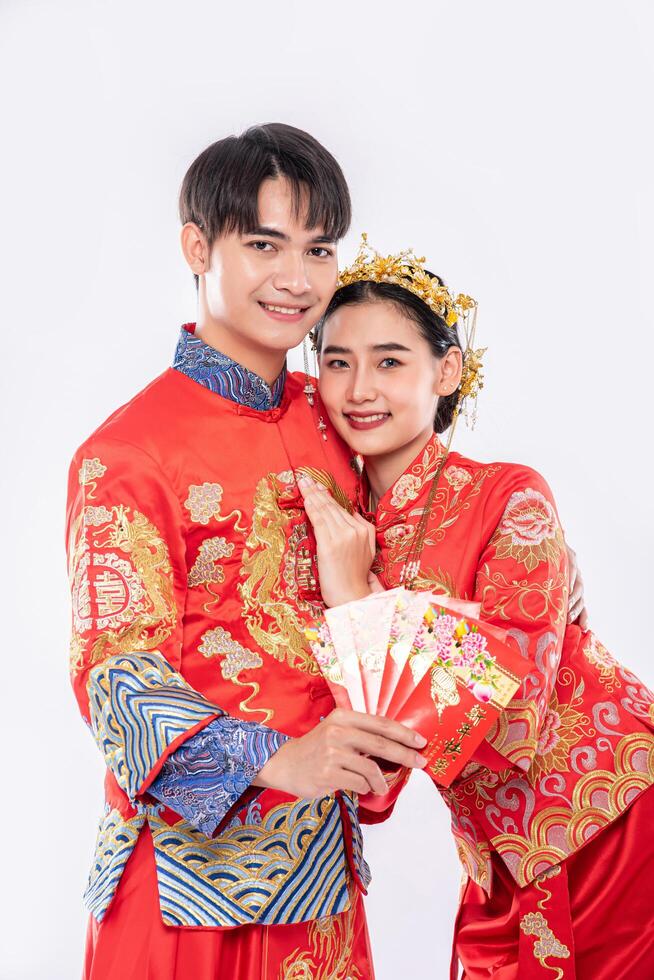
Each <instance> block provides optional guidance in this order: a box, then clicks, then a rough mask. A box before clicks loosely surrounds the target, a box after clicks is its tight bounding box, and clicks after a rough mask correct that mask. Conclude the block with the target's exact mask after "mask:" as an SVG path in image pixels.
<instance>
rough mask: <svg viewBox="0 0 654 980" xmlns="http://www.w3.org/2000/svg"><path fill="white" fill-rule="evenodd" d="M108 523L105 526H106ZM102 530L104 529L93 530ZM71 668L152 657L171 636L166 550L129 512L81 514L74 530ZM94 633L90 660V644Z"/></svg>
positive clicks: (118, 509) (142, 520)
mask: <svg viewBox="0 0 654 980" xmlns="http://www.w3.org/2000/svg"><path fill="white" fill-rule="evenodd" d="M107 518H108V519H107ZM99 528H102V530H101V531H100V530H96V529H99ZM69 554H70V576H71V586H72V594H73V638H72V642H71V668H72V669H73V670H80V669H81V667H82V666H83V660H84V659H88V662H89V663H91V664H94V663H98V662H100V661H101V660H104V659H105V658H106V657H108V656H111V655H113V654H116V653H124V652H127V651H132V650H153V649H155V648H156V647H158V646H159V645H160V644H161V643H162V642H163V641H164V640H165V639H166V638H167V637H168V636H170V634H171V633H172V631H173V629H174V627H175V625H176V621H177V611H176V607H175V599H174V587H173V575H172V568H171V564H170V558H169V556H168V550H167V548H166V543H165V541H164V540H163V538H162V536H161V534H160V533H159V531H158V530H157V528H156V527H155V526H154V524H152V523H150V521H149V520H148V519H147V517H145V516H144V515H143V514H140V513H139V512H138V511H136V510H134V511H133V510H132V509H131V508H129V507H122V506H118V507H112V508H110V509H109V508H100V507H90V508H86V507H85V508H84V510H83V511H82V513H81V514H80V516H79V517H78V518H77V520H76V521H75V522H74V524H73V527H72V529H71V543H70V549H69ZM91 630H97V631H99V632H98V635H97V636H96V637H95V639H94V641H93V644H92V646H91V649H90V651H89V654H88V658H87V657H86V656H85V652H86V647H87V644H88V637H85V636H84V634H85V633H89V632H90V631H91Z"/></svg>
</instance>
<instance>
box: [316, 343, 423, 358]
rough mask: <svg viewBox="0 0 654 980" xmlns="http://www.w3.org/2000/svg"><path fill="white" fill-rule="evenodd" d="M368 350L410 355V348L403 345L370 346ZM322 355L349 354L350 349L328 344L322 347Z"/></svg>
mask: <svg viewBox="0 0 654 980" xmlns="http://www.w3.org/2000/svg"><path fill="white" fill-rule="evenodd" d="M368 350H371V351H374V352H375V353H379V352H382V351H383V352H384V353H388V352H389V351H398V350H399V351H406V353H407V354H410V353H411V348H410V347H405V346H404V344H395V343H390V344H372V345H371V346H370V347H368ZM322 353H323V355H324V354H351V353H352V349H351V348H350V347H336V346H335V345H334V344H330V345H329V347H323V349H322Z"/></svg>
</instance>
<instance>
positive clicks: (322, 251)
mask: <svg viewBox="0 0 654 980" xmlns="http://www.w3.org/2000/svg"><path fill="white" fill-rule="evenodd" d="M309 254H310V255H314V256H315V257H316V258H318V259H327V258H329V256H331V255H333V254H334V253H333V252H332V250H331V249H330V248H322V246H318V247H316V248H312V249H311V250H310V252H309Z"/></svg>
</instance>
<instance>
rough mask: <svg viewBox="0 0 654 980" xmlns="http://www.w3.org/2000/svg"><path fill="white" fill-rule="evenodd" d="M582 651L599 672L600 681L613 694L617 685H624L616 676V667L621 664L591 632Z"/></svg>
mask: <svg viewBox="0 0 654 980" xmlns="http://www.w3.org/2000/svg"><path fill="white" fill-rule="evenodd" d="M582 653H583V654H584V656H585V657H586V660H587V661H588V663H590V664H592V665H593V667H595V668H596V669H597V671H598V673H599V679H600V682H601V683H602V684H603V685H604V687H605V688H606V690H607V692H608V693H609V694H611V693H612V692H613V691H614V689H615V687H616V685H617V686H618V687H622V684H621V682H620V681H619V680H618V678H617V677H616V673H615V672H616V668H617V667H619V666H620V665H619V664H618V662H617V660H615V659H614V658H613V657H612V656H611V654H610V653H609V651H608V650H607V649H606V647H605V646H604V644H603V643H600V641H599V640H598V639H597V637H596V636H595V635H594V634H593V633H591V634H590V638H589V640H588V643H584V645H583V647H582Z"/></svg>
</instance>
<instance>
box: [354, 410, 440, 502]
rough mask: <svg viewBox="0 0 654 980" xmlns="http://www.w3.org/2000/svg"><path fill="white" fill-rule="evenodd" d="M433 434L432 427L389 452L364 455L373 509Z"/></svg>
mask: <svg viewBox="0 0 654 980" xmlns="http://www.w3.org/2000/svg"><path fill="white" fill-rule="evenodd" d="M433 434H434V432H433V430H432V429H431V428H430V429H428V430H426V431H424V432H421V433H420V434H419V435H417V436H416V437H415V438H414V439H412V440H411V442H407V443H405V444H404V445H403V446H400V447H399V448H398V449H394V450H392V451H391V452H389V453H383V454H380V455H379V456H365V457H364V463H365V467H366V475H367V477H368V483H369V484H370V494H371V504H372V510H376V508H377V504H378V503H379V501H380V500H381V498H382V497H383V496H384V494H385V493H386V491H387V490H390V488H391V487H392V486H393V484H394V483H396V482H397V480H399V478H400V477H401V476H402V474H403V473H404V471H405V470H406V469H408V467H409V466H410V465H411V463H412V462H413V460H414V459H415V458H416V456H417V455H418V453H419V452H420V450H421V449H424V448H425V446H426V445H427V443H428V442H429V440H430V439H431V437H432V436H433Z"/></svg>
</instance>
